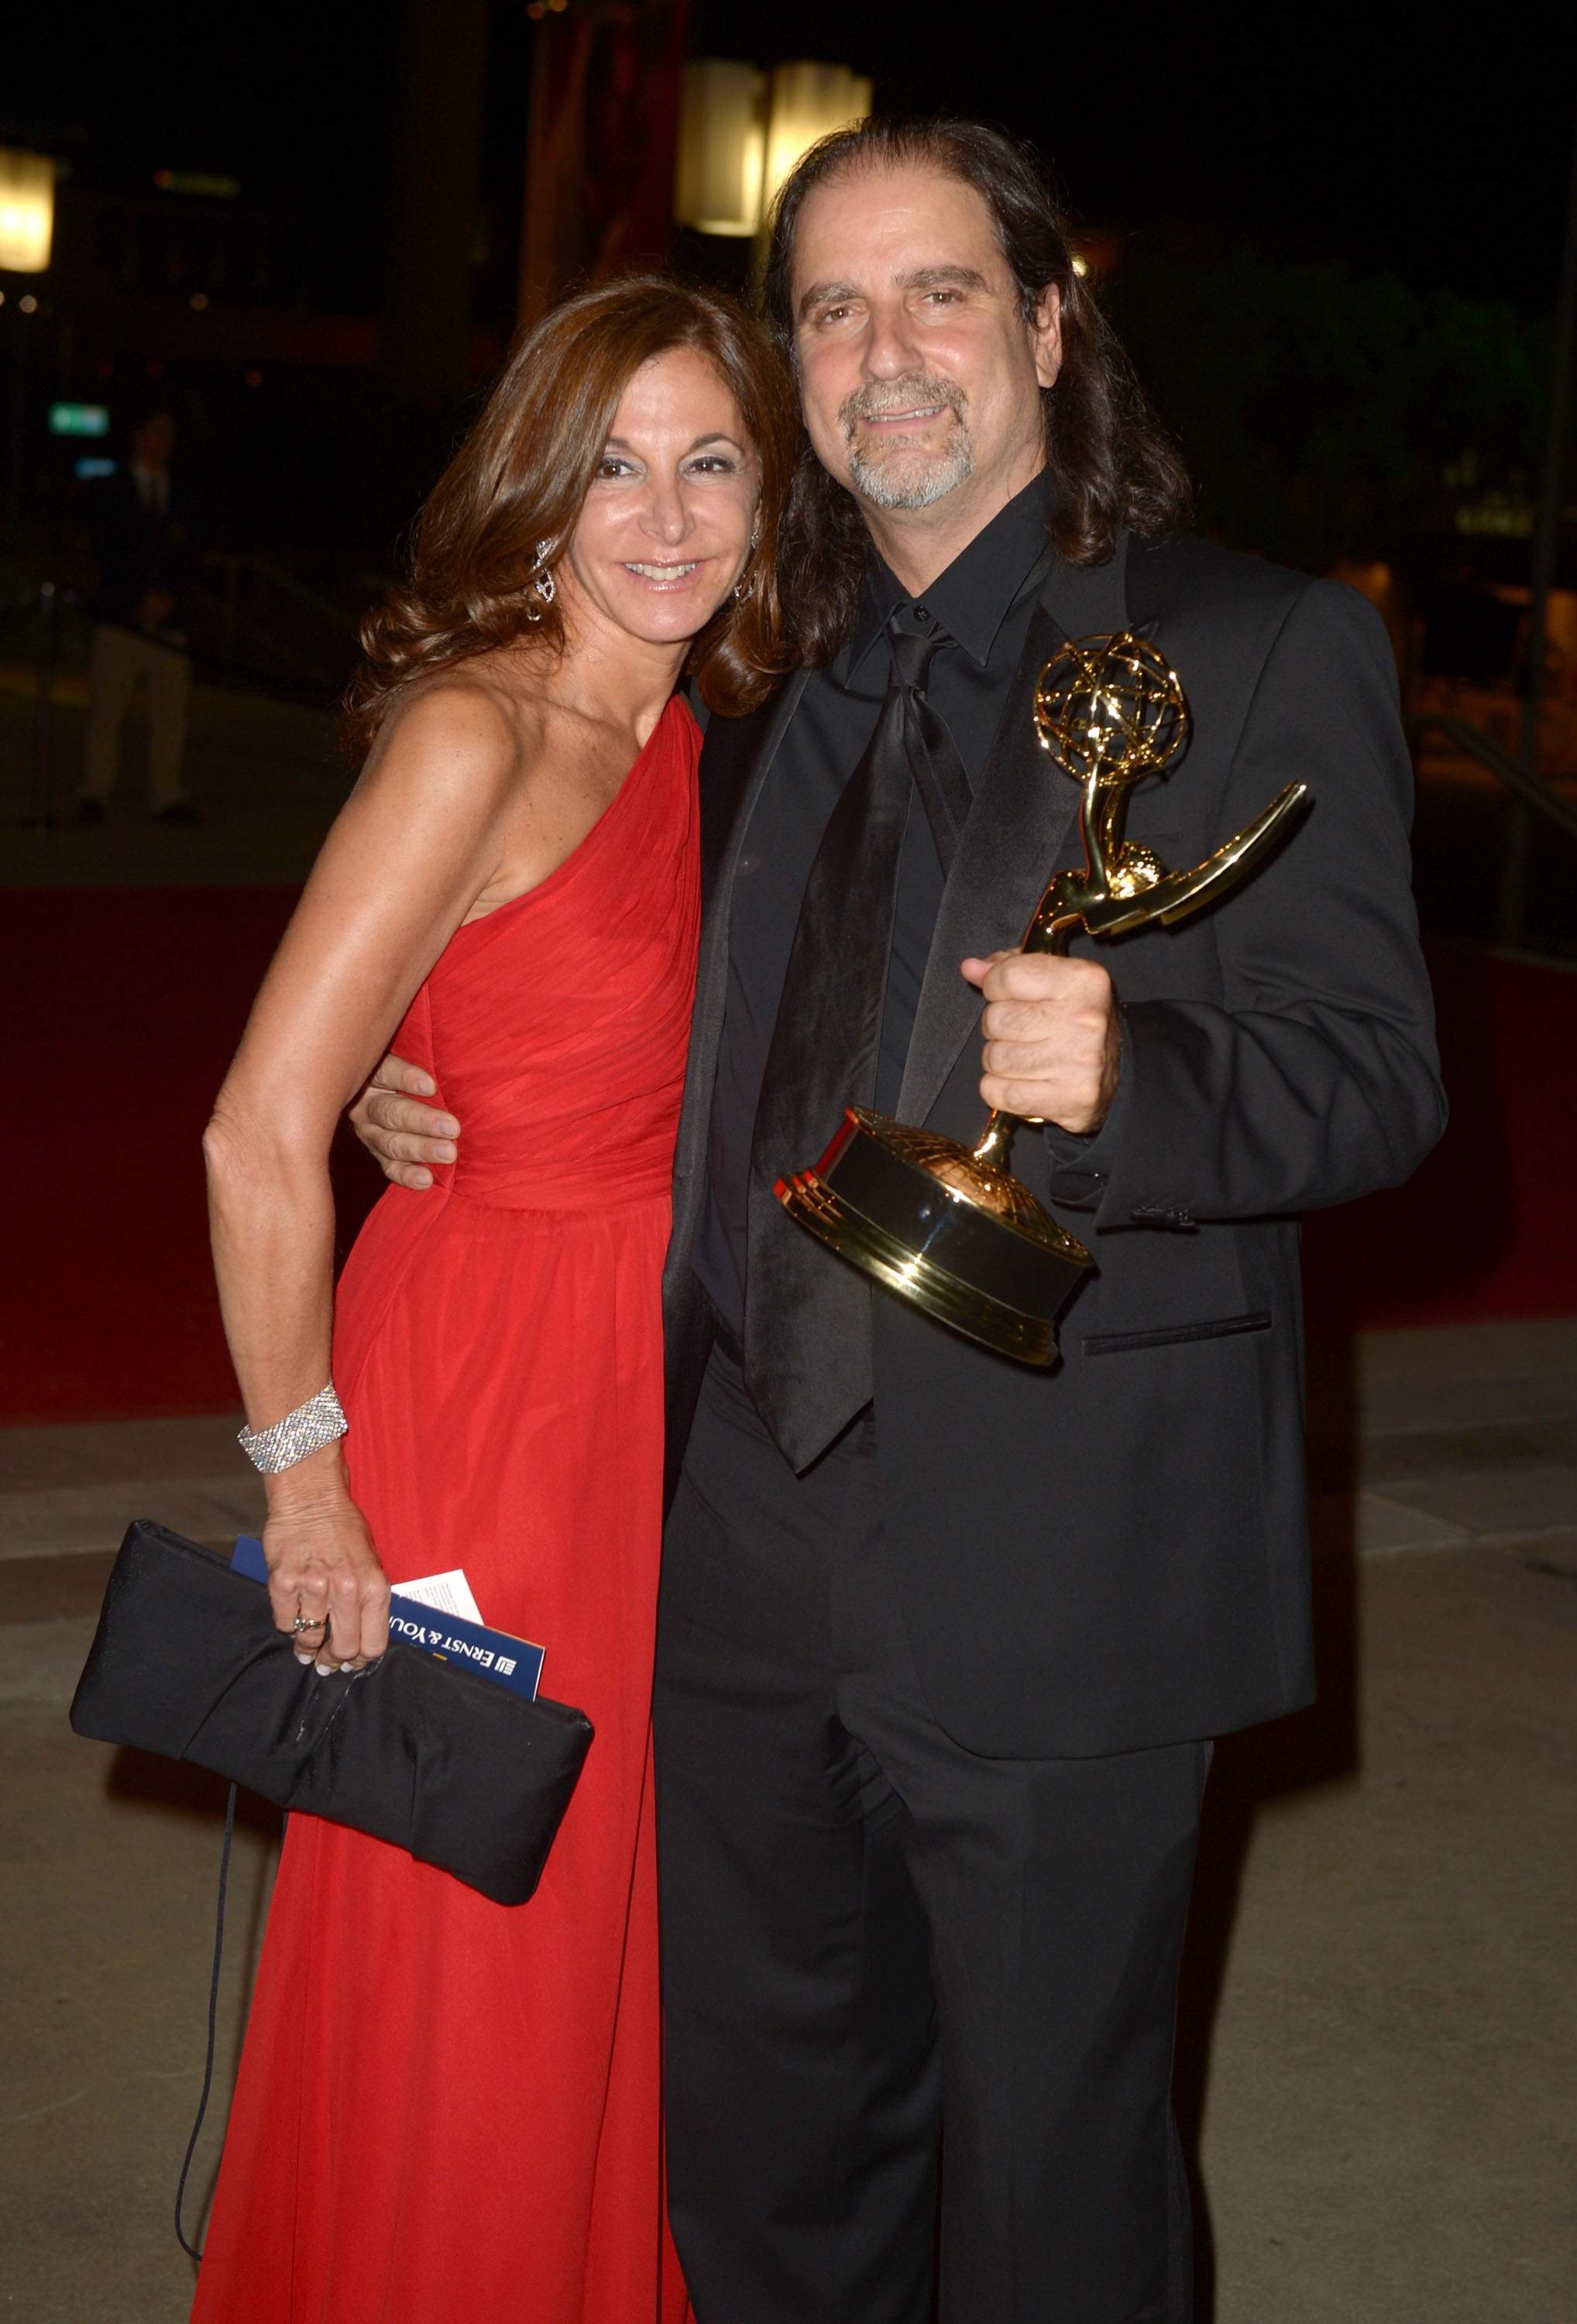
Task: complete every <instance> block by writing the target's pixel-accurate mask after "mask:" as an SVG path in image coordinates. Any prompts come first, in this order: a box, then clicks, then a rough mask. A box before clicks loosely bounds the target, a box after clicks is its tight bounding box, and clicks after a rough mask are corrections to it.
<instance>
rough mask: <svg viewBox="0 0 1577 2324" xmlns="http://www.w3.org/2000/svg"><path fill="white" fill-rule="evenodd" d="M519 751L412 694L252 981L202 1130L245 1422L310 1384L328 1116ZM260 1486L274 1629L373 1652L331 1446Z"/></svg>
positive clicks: (379, 1590)
mask: <svg viewBox="0 0 1577 2324" xmlns="http://www.w3.org/2000/svg"><path fill="white" fill-rule="evenodd" d="M529 755H530V751H529V747H526V748H523V747H522V743H521V736H520V733H519V732H518V731H517V729H516V727H515V725H514V724H513V723H512V720H511V719H510V718H509V717H508V716H507V715H506V714H505V712H504V711H503V707H502V705H499V704H498V703H497V702H496V701H495V700H494V699H493V697H492V696H490V695H488V694H487V693H486V692H485V691H484V689H483V688H482V687H477V686H474V685H461V684H457V685H453V686H448V687H442V688H438V689H436V690H435V691H434V692H432V693H430V694H429V695H427V696H424V697H423V698H422V699H421V700H420V701H419V702H417V703H415V704H414V705H412V706H411V707H410V709H409V710H408V711H407V712H406V713H405V714H404V715H403V716H401V718H400V719H399V720H398V721H397V723H396V724H394V725H393V727H392V730H391V731H390V732H389V733H387V734H386V735H385V736H384V737H383V739H381V741H380V742H379V744H378V746H377V748H376V750H375V751H374V753H373V756H372V758H371V759H370V760H369V761H368V763H367V767H366V770H365V772H364V774H363V776H362V778H361V780H360V781H359V783H358V784H357V786H356V788H355V791H354V793H353V794H352V796H351V798H350V799H349V801H348V802H347V803H346V807H345V808H344V810H343V812H342V813H341V815H340V816H339V818H338V820H337V822H336V824H335V825H334V828H333V830H332V831H331V832H330V833H329V835H328V838H327V841H326V843H325V844H324V847H323V851H322V853H321V854H320V855H319V856H318V862H317V864H316V865H315V867H314V869H313V872H312V876H311V878H310V880H309V882H308V884H307V889H306V892H305V893H304V895H303V896H302V899H301V901H300V905H299V907H298V908H297V910H296V913H295V915H294V917H293V918H292V919H291V925H290V927H289V928H288V929H287V930H286V933H285V936H284V940H283V942H282V943H281V946H280V949H279V951H278V953H277V954H275V956H274V960H273V963H272V966H271V967H270V969H269V972H268V974H267V976H266V977H265V978H264V980H263V988H262V991H260V992H259V994H258V997H257V1000H256V1002H255V1003H254V1008H253V1011H252V1015H251V1018H250V1019H249V1021H248V1024H247V1027H246V1031H245V1033H244V1037H243V1038H242V1042H241V1047H240V1048H239V1050H238V1051H237V1052H236V1056H235V1063H234V1064H233V1065H232V1066H231V1068H230V1071H229V1073H228V1074H227V1075H226V1080H225V1084H224V1087H223V1088H222V1089H221V1091H220V1093H219V1096H218V1099H217V1103H216V1105H215V1108H214V1115H213V1120H211V1122H210V1123H209V1125H208V1131H207V1133H206V1135H205V1137H204V1140H203V1150H204V1156H205V1158H206V1160H207V1164H208V1192H209V1211H210V1217H211V1222H212V1231H213V1246H214V1267H215V1272H216V1274H217V1277H218V1285H219V1300H220V1305H221V1307H222V1309H223V1313H224V1318H225V1330H226V1336H227V1338H228V1340H229V1343H230V1353H231V1357H232V1360H234V1363H235V1372H236V1377H237V1379H239V1381H240V1383H241V1393H242V1397H243V1399H244V1404H245V1406H246V1416H247V1420H248V1422H249V1424H250V1425H252V1426H253V1427H254V1428H265V1427H268V1426H270V1425H272V1423H273V1422H275V1421H277V1420H280V1419H281V1418H282V1417H283V1416H284V1415H285V1414H287V1413H289V1412H293V1411H294V1410H295V1409H296V1407H297V1406H299V1405H301V1404H304V1403H305V1402H306V1401H307V1399H308V1398H309V1397H311V1396H314V1395H316V1394H317V1392H318V1389H319V1388H322V1387H323V1385H324V1383H325V1382H326V1381H327V1379H328V1376H329V1339H330V1330H331V1323H332V1314H333V1250H334V1203H333V1196H332V1194H331V1192H330V1187H329V1179H328V1149H329V1145H330V1141H331V1139H332V1138H333V1135H334V1129H335V1124H336V1122H337V1120H338V1117H339V1115H340V1113H341V1111H343V1110H344V1108H345V1106H346V1104H347V1103H348V1102H349V1101H350V1099H351V1098H352V1097H353V1096H354V1094H355V1092H356V1090H357V1089H359V1088H360V1086H361V1084H363V1082H364V1080H365V1079H366V1076H367V1074H368V1071H369V1070H370V1068H371V1066H372V1065H373V1064H374V1061H375V1060H376V1058H377V1057H378V1056H379V1055H380V1054H381V1053H382V1051H383V1048H384V1047H385V1046H386V1045H387V1042H388V1039H389V1036H390V1034H391V1033H392V1031H393V1029H394V1028H395V1026H396V1025H398V1023H399V1022H400V1019H401V1017H402V1016H403V1015H404V1013H405V1010H406V1009H407V1008H408V1007H409V1005H410V1001H411V999H412V997H413V996H414V994H415V993H416V991H417V990H418V988H419V987H420V984H421V982H422V980H423V979H424V978H425V977H426V975H427V974H428V973H429V970H430V969H431V967H432V965H433V964H434V962H435V961H436V960H437V959H438V954H440V953H441V952H442V950H443V948H444V946H445V945H446V944H447V942H448V940H449V938H450V936H452V935H453V934H454V932H455V930H456V928H457V927H459V925H460V923H461V922H462V920H464V919H465V918H466V914H467V912H468V911H469V910H470V909H471V907H472V906H473V904H474V903H475V900H476V899H477V897H478V896H479V895H480V894H481V893H482V892H483V890H484V889H485V888H486V887H487V886H488V884H489V882H490V881H492V880H493V878H494V877H495V875H496V873H497V871H498V870H499V866H500V861H501V854H502V852H503V843H504V837H505V832H506V826H507V824H508V820H509V816H510V810H511V808H512V806H513V805H514V804H515V803H516V802H517V801H518V799H519V798H520V795H521V782H522V779H523V778H524V776H525V774H526V772H527V769H526V766H525V758H526V757H527V756H529ZM267 1489H268V1503H269V1517H268V1523H267V1526H266V1527H265V1528H264V1534H263V1545H264V1548H265V1550H266V1552H267V1555H268V1562H269V1572H270V1585H269V1586H270V1595H271V1598H272V1602H273V1609H274V1618H275V1620H276V1622H277V1624H278V1626H279V1627H280V1628H281V1629H284V1630H290V1629H291V1628H293V1625H294V1622H295V1618H296V1616H297V1614H298V1612H300V1613H304V1614H307V1615H309V1616H311V1617H312V1618H314V1619H315V1620H320V1619H322V1618H324V1617H325V1616H327V1617H328V1618H329V1621H330V1623H331V1628H330V1630H329V1631H328V1633H327V1635H324V1634H321V1633H319V1632H318V1630H317V1629H313V1630H311V1631H309V1633H308V1634H307V1639H306V1643H307V1644H308V1645H309V1646H313V1647H317V1648H318V1657H317V1658H318V1666H319V1668H323V1667H326V1666H327V1665H329V1664H330V1662H332V1663H336V1664H347V1663H359V1662H362V1661H364V1660H366V1659H367V1658H369V1657H371V1656H373V1655H379V1654H382V1653H383V1649H384V1647H385V1646H386V1645H387V1643H388V1605H389V1591H388V1584H387V1582H385V1581H384V1578H383V1569H382V1567H381V1566H380V1565H379V1563H378V1560H377V1556H376V1553H375V1551H374V1545H373V1541H372V1537H371V1535H370V1534H369V1532H368V1530H367V1526H366V1525H365V1523H364V1519H363V1518H362V1516H361V1513H360V1511H359V1510H358V1509H357V1508H356V1507H355V1503H354V1502H353V1501H352V1499H351V1497H350V1491H349V1488H348V1484H347V1482H346V1467H345V1462H344V1458H343V1455H342V1452H341V1448H340V1446H339V1445H338V1444H332V1445H329V1446H328V1447H327V1448H326V1449H325V1450H324V1451H322V1452H315V1453H312V1454H310V1455H309V1457H308V1458H307V1459H306V1460H304V1461H300V1462H297V1463H296V1464H295V1465H294V1466H293V1467H291V1468H289V1469H286V1470H283V1471H281V1473H280V1474H279V1475H278V1476H275V1477H271V1478H269V1479H268V1480H267ZM320 1636H323V1637H324V1643H323V1645H322V1646H318V1639H319V1637H320ZM301 1659H302V1660H303V1661H306V1660H309V1659H311V1657H310V1655H308V1654H306V1653H303V1654H302V1655H301Z"/></svg>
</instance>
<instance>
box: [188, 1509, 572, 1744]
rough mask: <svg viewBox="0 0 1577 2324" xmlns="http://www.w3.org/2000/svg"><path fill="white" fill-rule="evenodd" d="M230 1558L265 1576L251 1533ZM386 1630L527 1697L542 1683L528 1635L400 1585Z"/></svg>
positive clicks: (240, 1569) (537, 1650) (238, 1567)
mask: <svg viewBox="0 0 1577 2324" xmlns="http://www.w3.org/2000/svg"><path fill="white" fill-rule="evenodd" d="M230 1563H231V1564H232V1566H234V1568H235V1572H237V1573H244V1574H245V1575H246V1576H247V1578H248V1580H249V1581H252V1582H266V1581H267V1580H268V1563H267V1561H266V1560H265V1558H264V1556H263V1544H262V1542H261V1541H259V1540H258V1539H257V1536H256V1535H254V1534H249V1533H244V1534H243V1535H241V1537H240V1539H239V1540H238V1541H237V1542H236V1544H235V1554H234V1556H233V1557H232V1558H231V1560H230ZM389 1635H390V1637H392V1638H403V1639H404V1640H405V1642H406V1644H407V1645H408V1646H420V1649H421V1651H422V1653H423V1654H426V1655H436V1656H437V1657H438V1661H439V1662H454V1663H459V1664H461V1665H463V1666H464V1667H465V1668H466V1670H474V1671H479V1672H480V1673H481V1674H482V1676H483V1677H484V1678H490V1679H493V1680H496V1682H497V1683H498V1684H499V1685H500V1686H507V1687H511V1688H512V1689H513V1691H514V1692H515V1693H516V1694H523V1695H524V1696H525V1698H526V1700H527V1701H528V1702H534V1701H536V1699H537V1689H538V1687H539V1685H540V1684H541V1682H542V1649H541V1647H540V1646H533V1645H532V1643H531V1641H530V1639H529V1638H514V1637H511V1636H510V1634H509V1632H508V1631H507V1630H490V1629H489V1628H487V1626H486V1624H485V1623H483V1622H466V1621H463V1620H462V1619H461V1618H460V1617H459V1615H457V1614H446V1613H442V1612H440V1611H438V1609H436V1608H434V1607H431V1606H424V1605H423V1604H422V1603H421V1600H420V1599H419V1598H402V1597H401V1595H400V1592H399V1591H398V1590H396V1591H395V1592H394V1594H393V1597H392V1599H391V1600H390V1604H389Z"/></svg>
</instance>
